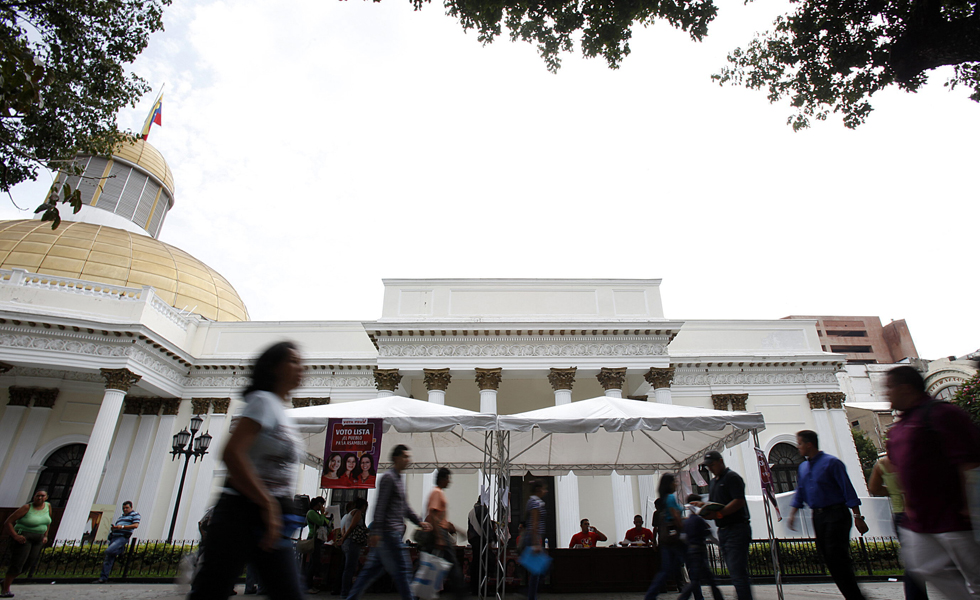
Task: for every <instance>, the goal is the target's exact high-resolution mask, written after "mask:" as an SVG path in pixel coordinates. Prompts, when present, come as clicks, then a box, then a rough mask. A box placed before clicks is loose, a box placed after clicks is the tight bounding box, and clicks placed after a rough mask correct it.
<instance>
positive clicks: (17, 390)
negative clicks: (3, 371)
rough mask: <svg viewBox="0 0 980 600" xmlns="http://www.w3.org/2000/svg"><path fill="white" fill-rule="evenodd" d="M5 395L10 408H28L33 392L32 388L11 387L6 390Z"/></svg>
mask: <svg viewBox="0 0 980 600" xmlns="http://www.w3.org/2000/svg"><path fill="white" fill-rule="evenodd" d="M7 395H8V396H9V397H10V398H9V400H8V401H7V404H9V405H10V406H30V405H31V398H32V397H33V396H34V390H33V389H32V388H25V387H17V386H15V385H12V386H10V387H9V388H7Z"/></svg>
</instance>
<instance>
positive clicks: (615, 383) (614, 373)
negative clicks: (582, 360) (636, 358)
mask: <svg viewBox="0 0 980 600" xmlns="http://www.w3.org/2000/svg"><path fill="white" fill-rule="evenodd" d="M595 378H596V379H598V380H599V385H601V386H602V389H604V390H621V389H623V383H625V382H626V367H615V368H613V367H602V368H601V369H600V370H599V374H598V375H596V376H595Z"/></svg>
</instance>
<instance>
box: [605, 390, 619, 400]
mask: <svg viewBox="0 0 980 600" xmlns="http://www.w3.org/2000/svg"><path fill="white" fill-rule="evenodd" d="M606 396H608V397H609V398H620V399H621V398H622V397H623V390H620V389H616V388H610V389H608V390H606Z"/></svg>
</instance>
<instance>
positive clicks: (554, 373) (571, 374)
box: [548, 367, 578, 392]
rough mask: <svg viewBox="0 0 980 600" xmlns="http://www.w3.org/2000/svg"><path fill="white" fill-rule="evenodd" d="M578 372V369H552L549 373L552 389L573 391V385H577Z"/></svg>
mask: <svg viewBox="0 0 980 600" xmlns="http://www.w3.org/2000/svg"><path fill="white" fill-rule="evenodd" d="M576 371H578V367H569V368H567V369H556V368H555V367H552V368H551V370H550V371H548V381H549V382H550V383H551V389H553V390H555V391H556V392H557V391H558V390H571V389H572V384H573V383H575V372H576Z"/></svg>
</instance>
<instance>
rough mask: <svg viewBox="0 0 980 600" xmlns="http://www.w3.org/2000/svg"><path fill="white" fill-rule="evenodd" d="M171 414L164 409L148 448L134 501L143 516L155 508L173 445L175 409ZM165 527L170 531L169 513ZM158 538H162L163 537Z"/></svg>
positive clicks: (151, 512) (174, 408)
mask: <svg viewBox="0 0 980 600" xmlns="http://www.w3.org/2000/svg"><path fill="white" fill-rule="evenodd" d="M165 402H167V401H165ZM177 402H179V401H177ZM172 412H173V414H167V413H168V411H167V410H166V409H164V413H163V416H161V417H160V422H159V423H157V431H156V435H154V436H153V446H152V447H151V448H150V458H149V460H147V462H146V474H144V475H143V485H142V486H141V487H140V493H139V496H137V497H136V498H135V499H134V501H135V502H136V503H137V504H136V506H138V507H139V510H140V514H143V515H152V514H153V510H154V509H155V508H156V503H157V491H158V490H159V489H160V477H162V475H163V466H164V465H165V464H167V461H168V460H169V458H168V457H167V454H168V452H169V451H170V448H171V445H172V443H173V434H174V422H176V421H177V408H176V407H173V409H172ZM165 527H166V528H167V529H166V531H169V530H170V513H167V518H166V520H165ZM158 537H161V538H162V537H163V536H162V535H160V536H158Z"/></svg>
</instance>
